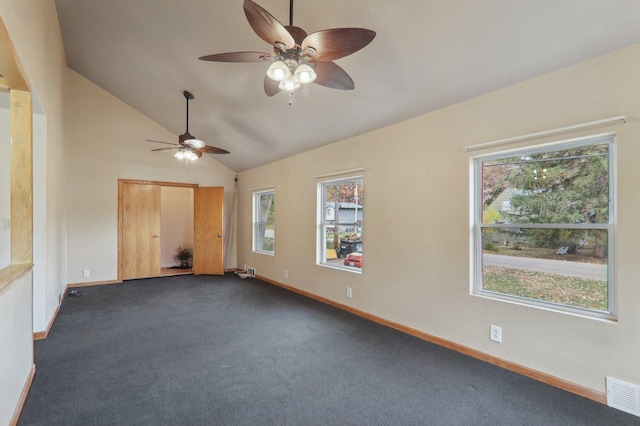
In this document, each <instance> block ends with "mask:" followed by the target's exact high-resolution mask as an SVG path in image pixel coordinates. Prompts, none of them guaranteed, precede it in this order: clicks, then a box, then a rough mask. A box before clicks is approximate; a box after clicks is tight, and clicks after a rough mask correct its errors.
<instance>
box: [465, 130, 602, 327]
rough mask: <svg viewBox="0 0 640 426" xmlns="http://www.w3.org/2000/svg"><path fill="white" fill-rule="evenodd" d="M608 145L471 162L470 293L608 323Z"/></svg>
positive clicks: (598, 142)
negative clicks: (472, 271)
mask: <svg viewBox="0 0 640 426" xmlns="http://www.w3.org/2000/svg"><path fill="white" fill-rule="evenodd" d="M612 142H613V140H612V137H607V138H597V139H592V140H583V141H580V142H572V143H566V144H558V145H554V146H553V147H548V146H547V147H542V148H532V149H525V150H518V151H515V152H510V153H508V154H505V155H500V154H497V155H490V156H483V157H479V158H477V159H475V169H476V175H475V176H476V188H477V189H476V191H477V192H476V194H477V196H476V202H475V209H476V212H475V217H476V219H475V221H476V232H475V237H474V238H475V240H476V243H475V247H476V254H475V256H476V265H477V266H476V268H477V271H476V274H475V277H476V278H475V284H474V289H475V292H476V293H481V294H485V295H491V296H497V297H499V298H501V297H505V298H508V299H517V300H518V301H521V302H522V301H524V302H526V303H528V302H531V303H533V304H536V305H544V306H553V307H554V308H558V309H560V310H568V311H572V312H580V313H584V312H587V313H589V314H592V315H594V316H602V317H612V316H613V312H612V311H613V303H612V301H613V286H612V276H613V275H612V272H611V268H610V265H611V264H612V261H611V258H612V253H611V252H612V250H611V248H612V247H613V220H612V218H613V215H612V214H611V211H612V206H613V199H612V198H613V197H612V193H613V191H612V190H611V188H612V187H613V186H612V155H611V150H612ZM505 206H509V208H508V209H507V208H504V207H505Z"/></svg>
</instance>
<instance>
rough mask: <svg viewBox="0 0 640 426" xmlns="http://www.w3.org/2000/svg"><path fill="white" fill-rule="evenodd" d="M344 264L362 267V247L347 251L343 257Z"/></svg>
mask: <svg viewBox="0 0 640 426" xmlns="http://www.w3.org/2000/svg"><path fill="white" fill-rule="evenodd" d="M344 264H345V266H355V267H356V268H362V248H359V249H358V250H356V251H354V252H353V253H349V254H348V255H347V257H346V258H345V259H344Z"/></svg>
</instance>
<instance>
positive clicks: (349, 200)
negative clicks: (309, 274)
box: [320, 178, 364, 269]
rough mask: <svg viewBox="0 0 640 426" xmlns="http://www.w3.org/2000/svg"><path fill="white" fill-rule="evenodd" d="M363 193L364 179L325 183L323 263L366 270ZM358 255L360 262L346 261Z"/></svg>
mask: <svg viewBox="0 0 640 426" xmlns="http://www.w3.org/2000/svg"><path fill="white" fill-rule="evenodd" d="M363 194H364V193H363V184H362V179H360V178H357V179H348V180H343V181H334V182H330V183H324V184H322V203H323V206H321V207H322V209H321V211H322V217H321V220H322V235H321V237H322V241H321V243H320V250H322V251H323V253H321V256H320V258H321V259H322V263H323V264H326V265H331V266H336V267H341V268H347V269H360V268H361V267H362V218H363V209H364V204H363V202H364V195H363ZM356 252H357V254H354V255H353V256H352V257H353V258H357V262H356V261H354V260H353V259H351V260H348V259H346V258H347V256H348V255H350V254H352V253H356Z"/></svg>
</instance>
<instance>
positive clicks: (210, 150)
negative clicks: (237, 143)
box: [147, 90, 229, 161]
mask: <svg viewBox="0 0 640 426" xmlns="http://www.w3.org/2000/svg"><path fill="white" fill-rule="evenodd" d="M182 94H183V95H184V97H185V99H186V100H187V130H186V131H185V132H184V133H183V134H181V135H180V136H179V137H178V143H177V144H176V143H170V142H163V141H156V140H153V139H147V141H148V142H155V143H163V144H166V145H173V146H172V147H170V148H156V149H152V150H151V151H165V150H168V149H177V150H178V152H176V154H175V157H176V158H177V159H179V160H185V161H188V160H192V161H193V160H196V159H198V158H200V157H202V153H203V152H206V153H207V154H228V153H229V151H227V150H226V149H222V148H216V147H214V146H209V145H206V144H205V143H204V141H201V140H200V139H196V138H195V137H194V136H193V135H192V134H191V133H189V101H190V100H192V99H193V95H192V94H191V93H190V92H187V91H186V90H185V91H184V92H182Z"/></svg>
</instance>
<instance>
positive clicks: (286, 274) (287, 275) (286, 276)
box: [284, 269, 289, 278]
mask: <svg viewBox="0 0 640 426" xmlns="http://www.w3.org/2000/svg"><path fill="white" fill-rule="evenodd" d="M284 277H285V278H289V271H287V270H286V269H285V270H284Z"/></svg>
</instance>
